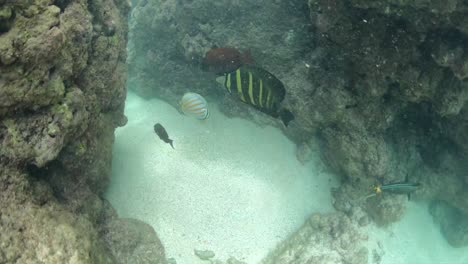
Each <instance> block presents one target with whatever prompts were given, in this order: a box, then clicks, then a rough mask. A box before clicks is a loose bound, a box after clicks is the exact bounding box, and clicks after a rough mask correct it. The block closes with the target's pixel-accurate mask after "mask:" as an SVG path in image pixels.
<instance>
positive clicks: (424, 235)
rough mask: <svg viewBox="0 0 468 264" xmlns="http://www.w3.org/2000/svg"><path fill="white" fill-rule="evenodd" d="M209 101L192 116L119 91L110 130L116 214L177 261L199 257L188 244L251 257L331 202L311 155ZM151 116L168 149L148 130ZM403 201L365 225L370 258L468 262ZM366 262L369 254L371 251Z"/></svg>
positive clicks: (426, 263) (192, 263)
mask: <svg viewBox="0 0 468 264" xmlns="http://www.w3.org/2000/svg"><path fill="white" fill-rule="evenodd" d="M210 110H211V116H210V118H209V119H208V120H206V121H199V120H195V119H192V118H189V117H186V116H183V115H181V114H179V113H178V112H177V110H176V109H174V108H173V107H171V106H170V105H168V104H166V103H164V102H163V101H160V100H156V99H153V100H149V101H145V100H142V99H141V98H139V97H138V96H135V95H134V94H132V93H129V95H128V99H127V106H126V115H127V117H128V119H129V122H128V124H127V125H126V126H125V127H123V128H119V129H117V131H116V142H115V146H114V160H113V178H112V182H111V186H110V188H109V190H108V192H107V194H106V196H107V198H108V199H109V201H110V202H111V203H112V204H113V206H114V207H115V208H116V209H117V211H118V213H119V215H120V216H121V217H131V218H138V219H141V220H143V221H145V222H147V223H149V224H151V225H152V226H153V227H154V229H155V230H156V232H157V233H158V235H159V237H160V239H161V240H162V242H163V244H164V246H165V248H166V254H167V256H168V257H173V258H175V259H176V260H177V263H178V264H197V263H207V262H203V261H201V260H199V259H198V258H197V257H196V256H194V253H193V250H194V249H201V250H205V249H206V250H212V251H213V252H215V253H216V258H219V259H221V260H226V259H227V258H228V257H229V256H234V257H236V258H237V259H239V260H243V261H246V262H247V263H249V264H255V263H258V262H259V261H260V260H261V259H262V258H263V257H265V256H266V255H267V253H268V252H269V250H271V249H273V248H274V247H275V245H276V243H278V242H280V241H282V240H283V239H285V238H286V237H287V236H288V235H289V234H290V233H292V232H294V231H295V230H296V229H297V228H299V227H300V226H301V225H302V224H303V222H304V220H305V219H307V218H308V217H309V216H310V214H311V213H313V212H318V213H325V212H332V211H333V209H332V206H331V197H330V188H331V185H336V182H335V181H334V180H333V179H334V178H335V177H334V176H333V175H331V174H329V173H327V172H326V169H325V167H324V166H323V164H322V163H321V162H320V160H319V158H318V155H317V154H313V156H312V157H311V158H312V159H311V161H310V162H309V163H307V164H305V165H302V164H300V163H299V162H298V161H297V160H296V157H295V146H294V144H293V143H292V142H290V141H289V140H288V139H287V138H285V137H284V135H282V134H281V133H280V131H278V130H277V129H274V128H271V127H266V128H260V127H258V126H256V125H255V124H253V123H251V122H249V121H246V120H242V119H229V118H227V117H225V116H223V115H222V114H221V113H219V112H218V111H217V109H216V108H215V107H213V105H211V108H210ZM156 122H159V123H161V124H162V125H163V126H164V127H165V128H166V129H167V132H168V133H169V136H170V137H171V138H172V139H173V140H174V147H175V150H174V149H172V148H171V147H170V146H169V145H168V144H166V143H164V142H162V141H161V140H159V138H157V136H156V135H155V134H154V131H153V125H154V124H155V123H156ZM407 206H408V209H407V211H406V214H405V216H404V218H403V219H402V221H400V222H399V223H396V224H394V225H392V226H391V227H389V228H386V229H378V228H376V227H375V226H373V225H371V226H368V227H366V228H365V229H367V230H368V234H369V249H370V252H371V253H372V249H377V252H378V253H382V252H384V254H383V256H382V259H381V262H380V264H407V263H411V264H468V248H458V249H455V248H452V247H451V246H450V245H448V243H447V242H446V240H445V239H444V238H443V237H442V235H441V233H440V231H439V228H438V226H436V225H435V224H434V223H433V221H432V217H431V216H430V215H429V213H428V211H427V205H425V204H422V203H414V202H410V203H408V205H407ZM377 242H379V243H380V248H379V246H377V244H378V243H377ZM369 263H378V262H374V261H373V260H372V254H370V259H369Z"/></svg>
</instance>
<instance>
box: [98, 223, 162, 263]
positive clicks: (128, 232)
mask: <svg viewBox="0 0 468 264" xmlns="http://www.w3.org/2000/svg"><path fill="white" fill-rule="evenodd" d="M103 237H104V240H105V241H106V243H107V245H108V247H109V248H110V249H111V250H112V252H113V253H114V256H116V259H117V262H115V263H122V264H127V263H128V264H133V263H135V264H150V263H151V264H166V263H167V262H166V257H165V253H164V248H163V246H162V244H161V241H159V239H158V237H157V235H156V233H155V232H154V230H153V228H152V227H151V226H149V225H148V224H145V223H143V222H142V221H139V220H136V219H129V218H124V219H114V220H112V221H109V223H107V224H106V225H105V227H104V236H103Z"/></svg>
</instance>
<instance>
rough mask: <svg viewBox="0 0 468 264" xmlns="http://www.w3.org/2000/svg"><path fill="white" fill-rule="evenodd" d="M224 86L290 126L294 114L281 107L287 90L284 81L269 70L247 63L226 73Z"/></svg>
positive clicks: (241, 98) (243, 99)
mask: <svg viewBox="0 0 468 264" xmlns="http://www.w3.org/2000/svg"><path fill="white" fill-rule="evenodd" d="M224 86H225V87H226V89H227V90H228V92H229V93H230V94H235V95H237V97H238V98H239V99H240V100H241V101H242V102H244V103H247V104H249V105H251V106H253V107H255V108H257V109H258V110H260V111H262V112H264V113H266V114H268V115H270V116H272V117H275V118H278V117H279V118H281V120H282V121H283V123H284V124H285V125H286V126H288V123H289V121H291V120H293V119H294V116H293V114H292V113H291V112H290V111H289V110H286V109H284V108H281V102H282V101H283V100H284V97H285V95H286V90H285V89H284V85H283V83H281V81H280V80H278V79H277V78H276V77H275V76H274V75H273V74H271V73H269V72H268V71H266V70H264V69H262V68H259V67H256V66H250V65H245V66H242V67H239V68H238V69H237V70H235V71H233V72H230V73H227V74H226V75H225V80H224Z"/></svg>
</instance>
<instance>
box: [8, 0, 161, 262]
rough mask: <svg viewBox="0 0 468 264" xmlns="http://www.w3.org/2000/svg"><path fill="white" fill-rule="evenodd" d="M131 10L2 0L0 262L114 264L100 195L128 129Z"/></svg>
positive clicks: (120, 2)
mask: <svg viewBox="0 0 468 264" xmlns="http://www.w3.org/2000/svg"><path fill="white" fill-rule="evenodd" d="M128 11H129V7H128V3H127V1H125V0H97V1H85V0H77V1H63V0H57V1H52V0H34V1H26V0H24V1H23V0H20V1H0V95H1V96H0V190H1V192H0V206H1V208H2V210H1V212H0V231H1V234H2V235H1V238H0V245H1V246H0V263H39V262H41V263H116V260H115V258H114V256H113V254H112V253H115V251H114V250H115V249H112V250H108V249H107V247H106V244H105V243H103V241H102V239H101V238H100V237H99V235H98V230H100V229H101V228H100V225H103V224H104V223H106V221H107V220H110V219H114V218H115V215H114V216H113V214H109V209H108V207H107V206H106V203H105V202H104V201H103V200H102V199H101V198H100V195H101V194H102V193H103V191H104V189H105V187H106V186H107V183H108V181H109V177H110V168H111V167H110V162H111V148H112V143H113V131H114V129H115V128H116V127H117V126H121V125H124V124H125V122H126V119H125V116H124V115H123V107H124V100H125V91H126V90H125V82H126V65H125V60H126V50H125V49H126V42H127V13H128ZM110 211H111V210H110ZM111 216H113V217H111ZM122 239H124V238H122ZM144 254H146V253H144V252H143V253H141V255H144ZM134 255H135V256H136V255H138V254H137V253H135V254H134ZM140 263H153V262H150V261H147V262H140Z"/></svg>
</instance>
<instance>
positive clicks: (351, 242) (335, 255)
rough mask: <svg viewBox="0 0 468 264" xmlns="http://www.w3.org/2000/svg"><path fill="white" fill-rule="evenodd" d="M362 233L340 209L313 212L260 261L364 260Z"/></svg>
mask: <svg viewBox="0 0 468 264" xmlns="http://www.w3.org/2000/svg"><path fill="white" fill-rule="evenodd" d="M366 240H367V237H366V235H364V234H362V233H360V231H359V229H358V228H357V226H355V223H354V222H353V221H351V219H350V218H348V217H347V216H346V215H344V214H341V213H336V214H329V215H320V214H316V215H313V216H312V217H311V218H310V219H309V220H307V221H306V223H305V224H304V225H303V226H302V227H301V228H300V229H299V230H298V231H297V232H296V233H294V234H293V235H292V236H291V237H290V238H289V239H288V240H286V241H285V242H283V243H281V244H280V245H279V246H278V247H277V249H276V250H274V251H273V252H272V253H271V254H270V255H269V256H267V257H266V258H265V259H264V260H263V261H262V264H270V263H271V264H288V263H297V264H301V263H304V264H305V263H323V264H325V263H356V264H357V263H367V258H368V250H367V248H366V247H365V245H364V242H365V241H366Z"/></svg>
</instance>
